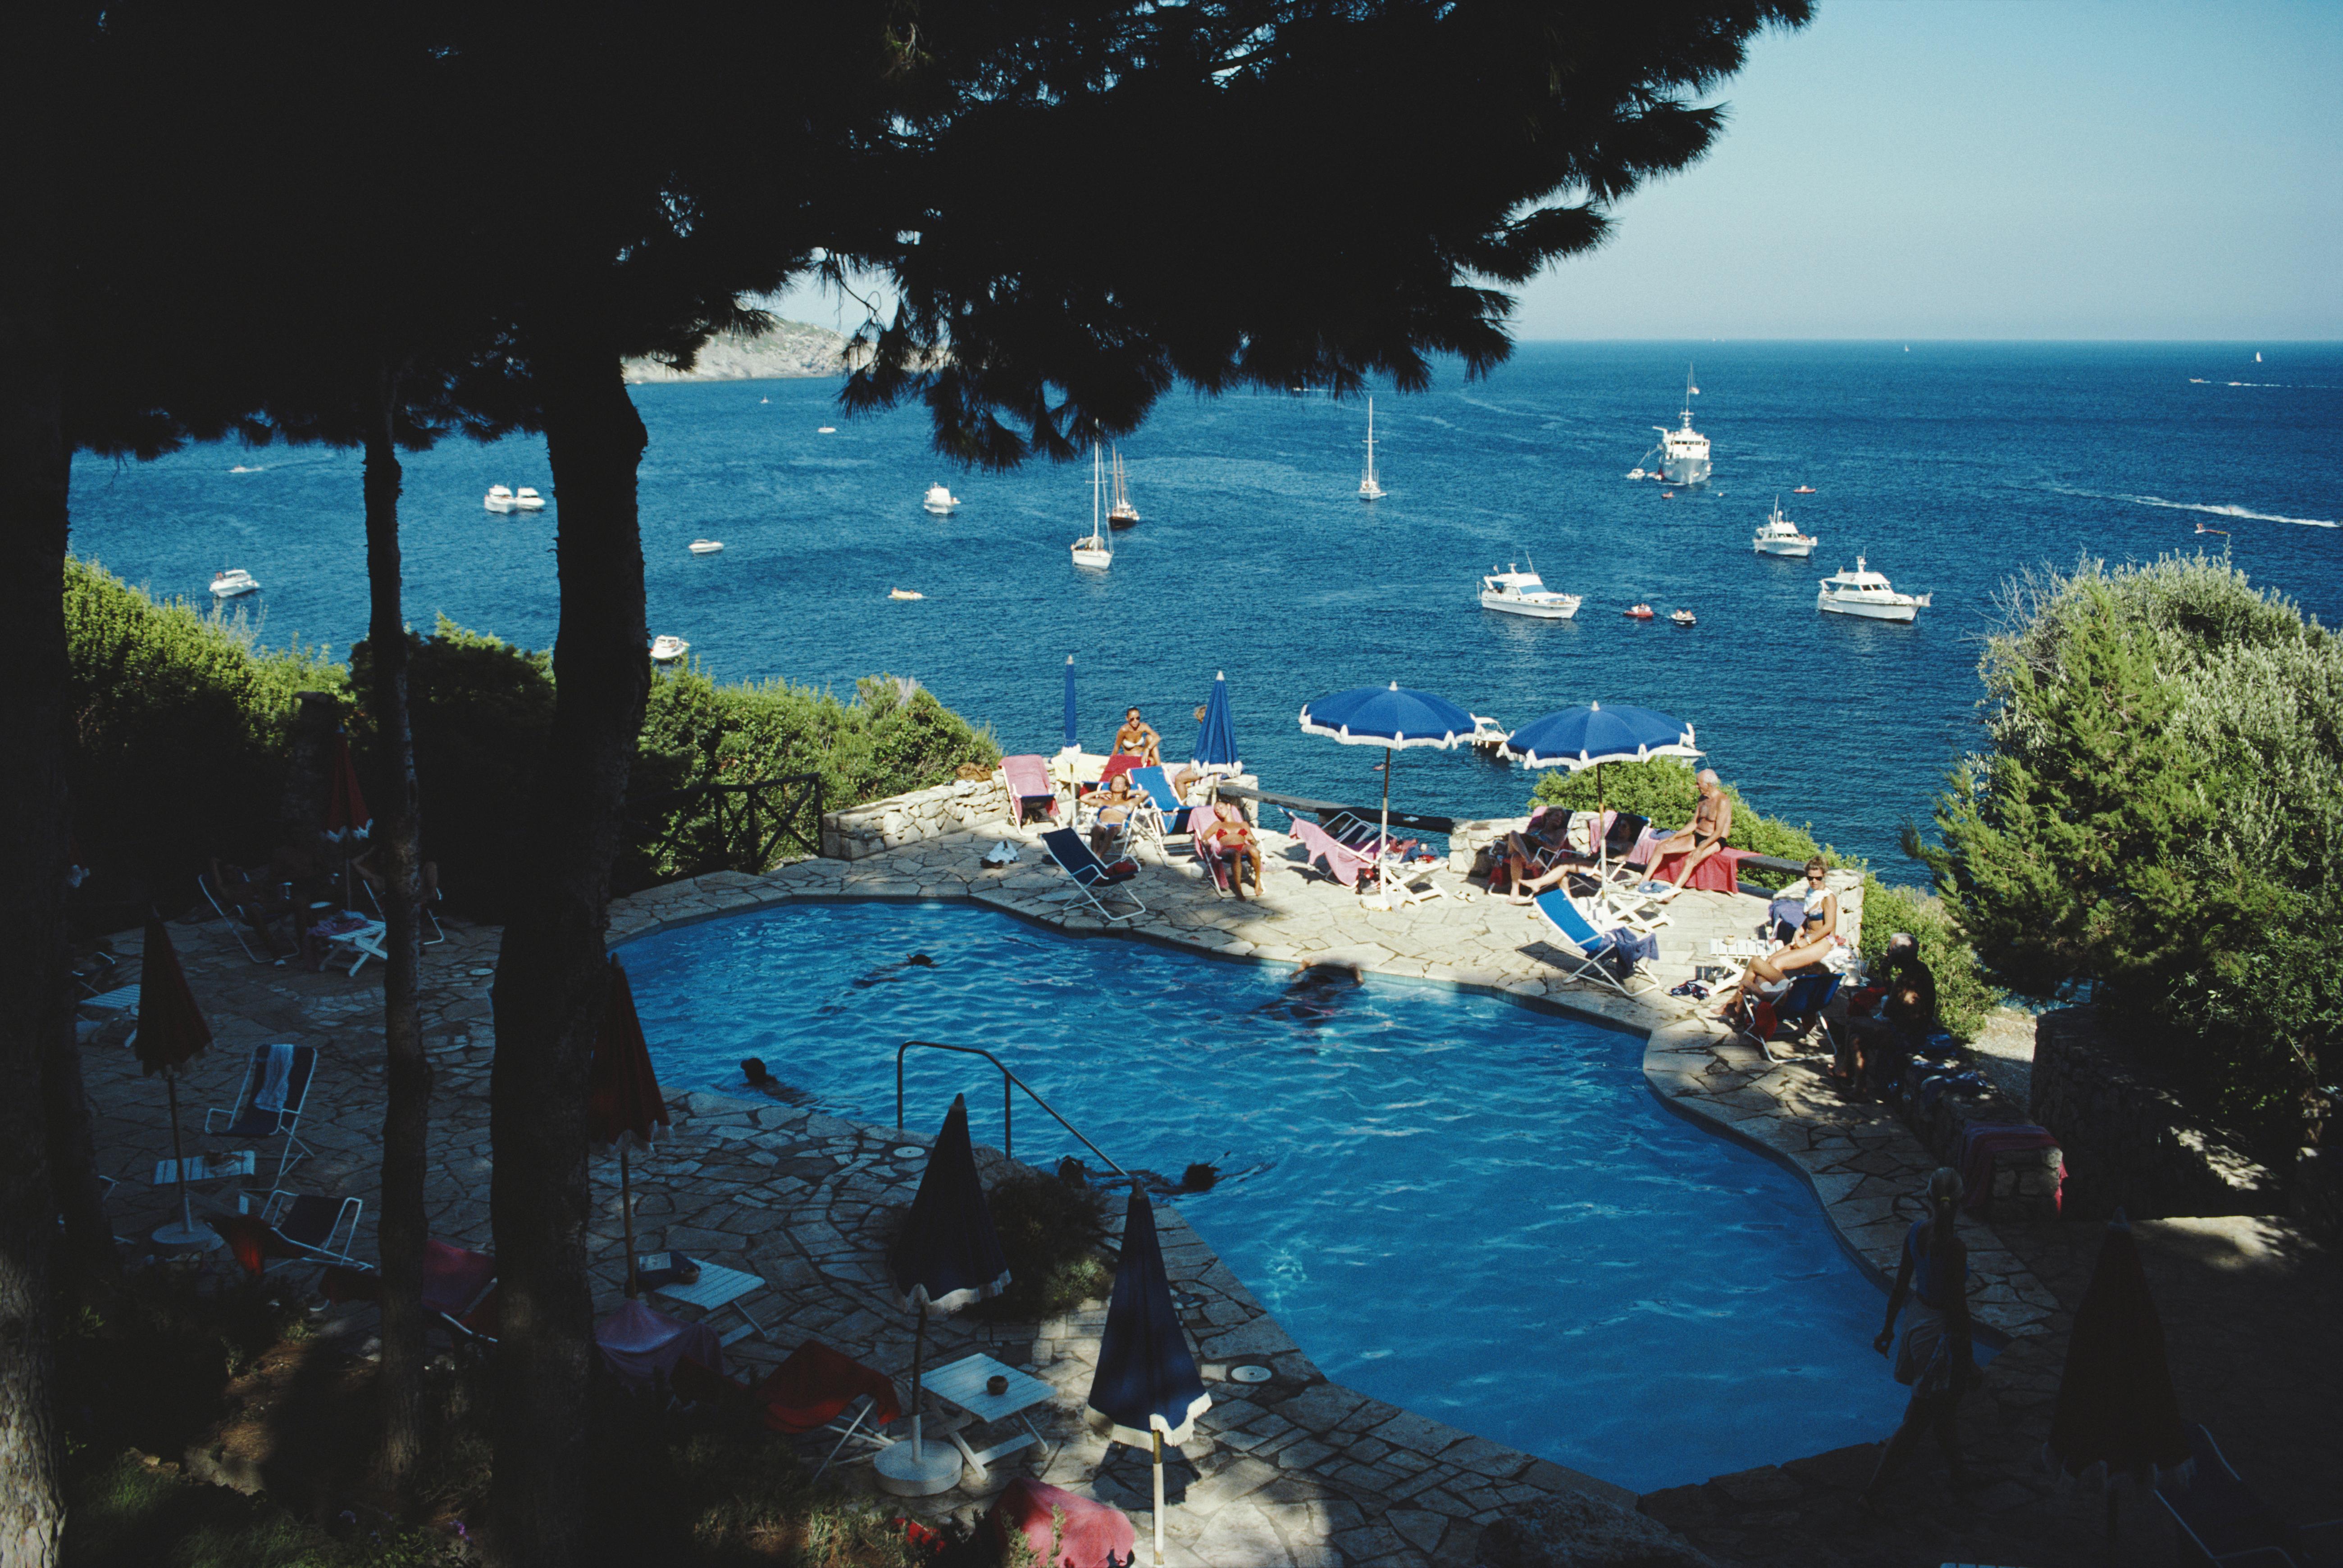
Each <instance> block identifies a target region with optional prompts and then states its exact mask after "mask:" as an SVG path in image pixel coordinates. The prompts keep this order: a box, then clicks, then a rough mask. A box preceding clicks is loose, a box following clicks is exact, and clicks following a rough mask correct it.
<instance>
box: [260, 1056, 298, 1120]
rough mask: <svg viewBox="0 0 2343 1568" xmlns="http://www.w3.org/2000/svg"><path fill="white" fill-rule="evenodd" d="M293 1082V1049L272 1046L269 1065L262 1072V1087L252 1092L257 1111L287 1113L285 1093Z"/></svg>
mask: <svg viewBox="0 0 2343 1568" xmlns="http://www.w3.org/2000/svg"><path fill="white" fill-rule="evenodd" d="M292 1081H293V1048H292V1047H291V1046H289V1045H272V1046H270V1047H269V1048H268V1064H267V1065H266V1067H264V1068H262V1069H261V1070H260V1087H259V1088H258V1089H256V1090H254V1091H252V1108H253V1109H254V1110H255V1111H274V1112H276V1113H277V1114H279V1115H282V1114H283V1113H284V1111H285V1091H286V1090H287V1088H288V1087H290V1086H291V1084H292Z"/></svg>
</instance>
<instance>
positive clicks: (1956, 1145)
mask: <svg viewBox="0 0 2343 1568" xmlns="http://www.w3.org/2000/svg"><path fill="white" fill-rule="evenodd" d="M1927 1071H1933V1069H1929V1070H1921V1069H1918V1068H1907V1069H1906V1073H1905V1081H1904V1083H1903V1085H1902V1090H1903V1096H1902V1098H1903V1103H1904V1124H1905V1125H1906V1126H1907V1127H1909V1128H1911V1129H1912V1131H1914V1132H1915V1133H1916V1134H1918V1136H1919V1139H1920V1141H1921V1142H1923V1143H1925V1144H1926V1145H1927V1147H1928V1151H1929V1152H1930V1153H1931V1154H1934V1155H1935V1156H1936V1158H1937V1159H1938V1160H1939V1161H1942V1162H1944V1163H1945V1164H1946V1165H1951V1166H1954V1167H1956V1168H1958V1167H1959V1166H1961V1165H1962V1163H1963V1161H1962V1160H1961V1157H1960V1156H1961V1139H1962V1136H1963V1135H1964V1134H1965V1133H1966V1132H1967V1131H1968V1130H1969V1129H1970V1128H1971V1127H2017V1126H2023V1125H2025V1124H2026V1121H2027V1120H2028V1118H2027V1116H2026V1109H2025V1107H2023V1106H2021V1105H2017V1104H2016V1103H2014V1102H2012V1101H2010V1100H2009V1099H2008V1098H2007V1097H2006V1095H2004V1094H2003V1093H2002V1092H2001V1091H1999V1090H1997V1089H1996V1088H1995V1087H1994V1086H1993V1085H1992V1084H1991V1083H1990V1082H1986V1083H1984V1084H1979V1085H1976V1086H1974V1087H1972V1086H1969V1085H1966V1084H1964V1085H1962V1086H1960V1087H1958V1088H1954V1089H1946V1088H1942V1087H1941V1086H1940V1089H1939V1092H1937V1093H1936V1095H1935V1096H1934V1097H1933V1098H1927V1097H1926V1095H1925V1091H1924V1087H1923V1086H1924V1081H1925V1078H1926V1072H1927ZM2064 1153H2065V1151H2063V1150H2060V1149H2056V1148H2051V1149H2011V1150H2004V1151H2000V1152H1998V1153H1996V1154H1995V1155H1994V1156H1993V1171H1992V1174H1991V1175H1990V1177H1989V1178H1988V1179H1987V1181H1986V1201H1985V1203H1984V1205H1983V1211H1984V1213H1985V1214H1986V1218H1988V1219H1993V1220H2056V1219H2057V1218H2058V1217H2059V1212H2060V1210H2059V1201H2060V1200H2059V1180H2058V1176H2059V1170H2060V1167H2061V1163H2062V1161H2063V1157H2064ZM1961 1173H1962V1175H1963V1177H1964V1178H1966V1176H1967V1175H1968V1172H1967V1171H1965V1170H1964V1171H1962V1172H1961Z"/></svg>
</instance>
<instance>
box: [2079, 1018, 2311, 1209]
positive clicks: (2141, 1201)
mask: <svg viewBox="0 0 2343 1568" xmlns="http://www.w3.org/2000/svg"><path fill="white" fill-rule="evenodd" d="M2033 1099H2034V1120H2035V1121H2038V1122H2040V1123H2041V1124H2042V1125H2043V1126H2045V1127H2046V1128H2048V1129H2049V1130H2050V1131H2052V1132H2054V1133H2056V1135H2057V1138H2058V1141H2059V1143H2060V1144H2061V1145H2062V1146H2063V1147H2064V1148H2065V1150H2066V1212H2067V1215H2068V1217H2069V1218H2082V1219H2098V1218H2102V1217H2104V1216H2106V1215H2107V1214H2110V1213H2112V1212H2113V1211H2115V1210H2116V1209H2117V1207H2118V1206H2120V1207H2121V1208H2122V1209H2123V1210H2124V1211H2125V1212H2126V1213H2127V1214H2128V1215H2130V1216H2131V1217H2132V1218H2133V1219H2135V1220H2149V1219H2163V1218H2167V1217H2168V1216H2172V1215H2216V1214H2283V1213H2285V1212H2286V1211H2287V1197H2286V1191H2285V1186H2284V1183H2283V1182H2281V1181H2279V1179H2278V1173H2277V1172H2276V1171H2271V1170H2270V1169H2268V1167H2267V1166H2264V1165H2259V1164H2257V1163H2255V1162H2254V1161H2252V1160H2249V1159H2247V1157H2246V1156H2245V1155H2244V1154H2242V1153H2240V1152H2239V1151H2237V1148H2236V1147H2235V1146H2234V1145H2232V1144H2231V1143H2230V1141H2228V1139H2227V1136H2226V1135H2225V1134H2223V1133H2221V1132H2219V1131H2216V1130H2214V1129H2211V1128H2208V1127H2207V1126H2205V1125H2204V1124H2203V1123H2201V1122H2200V1121H2197V1119H2196V1118H2195V1117H2193V1116H2191V1115H2189V1113H2188V1111H2187V1109H2186V1108H2185V1107H2183V1106H2182V1105H2181V1103H2180V1101H2178V1100H2177V1098H2175V1097H2174V1095H2173V1094H2172V1093H2171V1091H2169V1090H2167V1089H2166V1088H2165V1087H2164V1086H2163V1085H2162V1084H2160V1083H2158V1082H2157V1081H2156V1079H2155V1077H2154V1075H2153V1074H2152V1073H2150V1072H2149V1071H2147V1070H2145V1069H2143V1068H2141V1067H2140V1066H2139V1065H2138V1064H2137V1062H2135V1061H2133V1060H2130V1053H2129V1052H2127V1051H2126V1050H2122V1049H2121V1047H2120V1046H2119V1045H2118V1044H2117V1042H2115V1041H2112V1040H2109V1039H2107V1034H2106V1030H2105V1028H2104V1024H2103V1020H2102V1019H2101V1017H2100V1014H2099V1010H2098V1009H2097V1008H2095V1007H2077V1008H2064V1009H2061V1010H2057V1011H2056V1012H2046V1013H2044V1014H2043V1015H2042V1016H2041V1017H2040V1018H2038V1019H2036V1020H2035V1024H2034V1094H2033Z"/></svg>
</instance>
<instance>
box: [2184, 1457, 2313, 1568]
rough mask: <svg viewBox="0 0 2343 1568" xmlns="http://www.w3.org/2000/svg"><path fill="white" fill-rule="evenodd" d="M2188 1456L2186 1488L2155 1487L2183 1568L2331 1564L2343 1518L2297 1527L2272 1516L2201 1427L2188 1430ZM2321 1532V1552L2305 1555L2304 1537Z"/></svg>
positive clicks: (2303, 1567) (2299, 1567)
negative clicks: (2195, 1566) (2176, 1533)
mask: <svg viewBox="0 0 2343 1568" xmlns="http://www.w3.org/2000/svg"><path fill="white" fill-rule="evenodd" d="M2188 1452H2190V1453H2191V1454H2192V1455H2194V1456H2195V1458H2196V1461H2197V1467H2196V1473H2195V1474H2194V1475H2192V1476H2191V1477H2190V1478H2189V1480H2188V1481H2187V1484H2186V1485H2170V1486H2159V1487H2157V1489H2156V1500H2157V1502H2158V1503H2163V1504H2164V1507H2165V1512H2167V1513H2169V1514H2171V1515H2172V1523H2174V1524H2176V1525H2177V1526H2179V1529H2180V1534H2181V1538H2182V1540H2183V1542H2184V1543H2186V1546H2187V1547H2189V1548H2194V1550H2193V1551H2190V1550H2183V1551H2182V1553H2180V1557H2181V1561H2183V1562H2184V1563H2221V1564H2226V1563H2256V1564H2260V1565H2262V1568H2310V1565H2311V1564H2313V1563H2326V1562H2331V1561H2333V1560H2334V1559H2333V1558H2331V1557H2330V1556H2328V1552H2329V1551H2331V1550H2332V1549H2333V1548H2334V1547H2335V1546H2336V1545H2337V1544H2338V1537H2343V1519H2324V1520H2321V1521H2319V1522H2318V1523H2316V1524H2305V1525H2302V1526H2300V1527H2297V1526H2294V1525H2291V1524H2288V1523H2287V1522H2286V1521H2284V1520H2283V1519H2280V1518H2279V1517H2278V1515H2277V1514H2275V1513H2271V1512H2270V1509H2269V1505H2268V1503H2264V1502H2263V1501H2262V1500H2261V1497H2260V1495H2259V1494H2258V1493H2256V1492H2255V1491H2254V1489H2253V1488H2252V1487H2251V1486H2249V1485H2247V1483H2246V1480H2245V1478H2244V1477H2243V1476H2241V1475H2239V1474H2238V1473H2237V1472H2236V1471H2235V1470H2234V1469H2232V1468H2231V1467H2230V1465H2229V1462H2228V1460H2227V1458H2225V1457H2224V1456H2223V1455H2222V1452H2221V1450H2220V1446H2219V1445H2218V1444H2217V1443H2216V1442H2214V1441H2213V1434H2212V1433H2211V1432H2207V1431H2206V1430H2205V1429H2204V1428H2203V1427H2201V1426H2193V1427H2190V1428H2189V1429H2188ZM2313 1532H2318V1533H2319V1537H2318V1538H2319V1544H2320V1548H2321V1549H2320V1550H2319V1551H2318V1552H2312V1551H2309V1550H2308V1549H2307V1548H2306V1547H2305V1546H2304V1545H2303V1542H2302V1538H2303V1537H2304V1536H2306V1535H2308V1534H2310V1533H2313Z"/></svg>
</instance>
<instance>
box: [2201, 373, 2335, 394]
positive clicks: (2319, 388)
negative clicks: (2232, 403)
mask: <svg viewBox="0 0 2343 1568" xmlns="http://www.w3.org/2000/svg"><path fill="white" fill-rule="evenodd" d="M2188 385H2190V386H2191V387H2260V388H2262V389H2263V390H2265V391H2269V392H2332V391H2334V390H2335V388H2334V387H2329V386H2328V385H2327V384H2325V383H2324V382H2318V381H2308V382H2306V381H2216V380H2214V379H2212V378H2211V377H2207V376H2191V377H2188Z"/></svg>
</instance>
